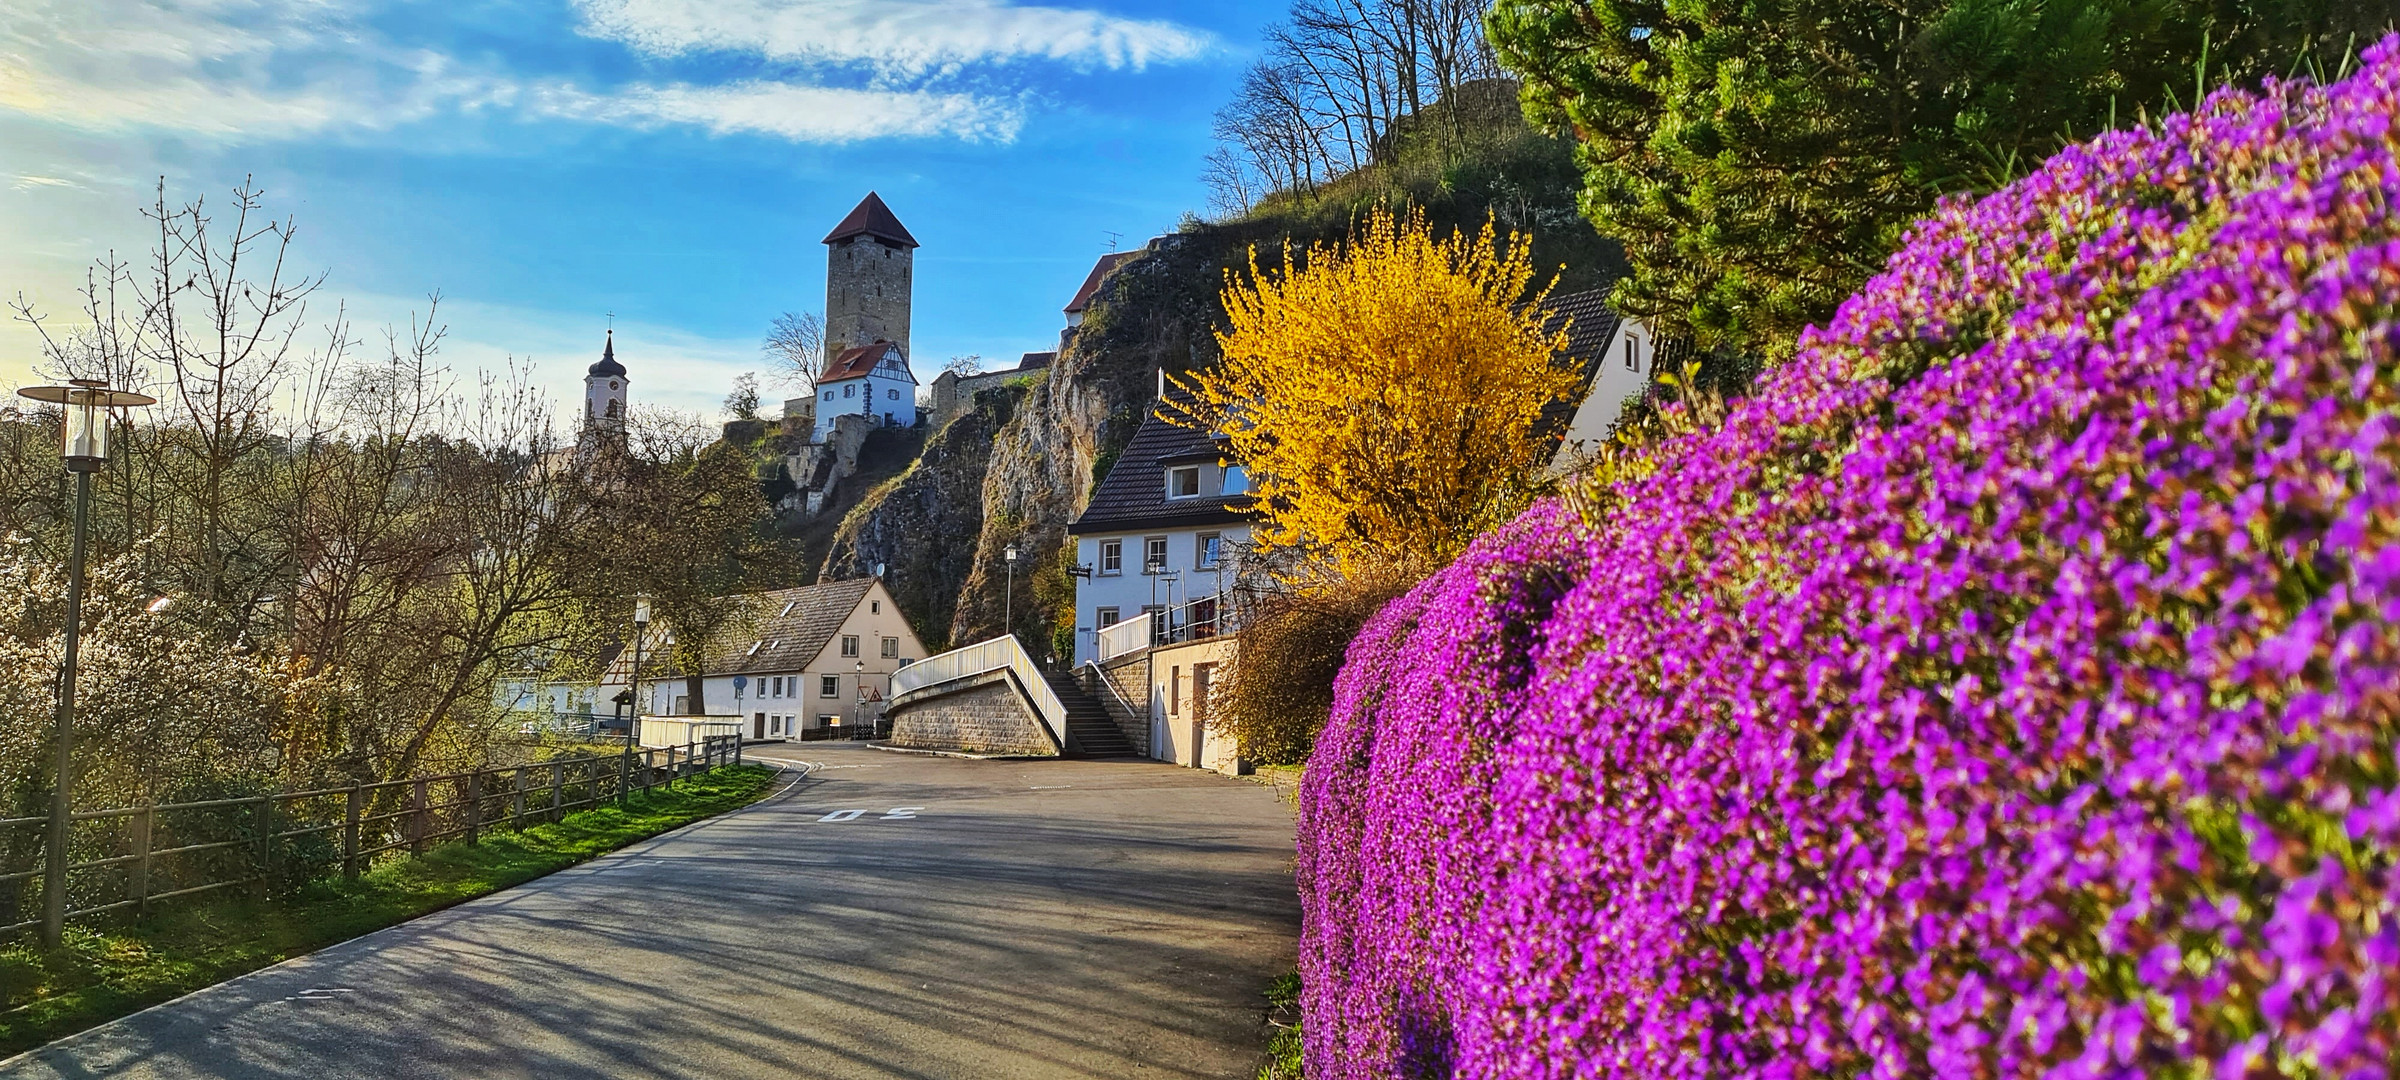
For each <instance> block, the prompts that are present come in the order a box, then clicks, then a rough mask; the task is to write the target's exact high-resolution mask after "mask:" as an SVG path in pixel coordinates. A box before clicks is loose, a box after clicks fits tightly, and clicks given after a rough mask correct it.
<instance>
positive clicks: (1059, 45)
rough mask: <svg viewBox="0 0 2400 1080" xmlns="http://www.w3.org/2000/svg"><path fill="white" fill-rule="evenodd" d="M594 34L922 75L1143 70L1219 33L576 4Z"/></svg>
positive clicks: (972, 14) (631, 1) (955, 7)
mask: <svg viewBox="0 0 2400 1080" xmlns="http://www.w3.org/2000/svg"><path fill="white" fill-rule="evenodd" d="M576 7H577V8H578V9H579V10H580V11H581V12H582V14H583V17H584V20H585V32H586V33H588V34H591V35H593V36H595V37H603V38H608V39H611V40H615V41H622V42H625V43H626V44H628V45H631V46H633V47H635V48H637V49H640V50H642V51H644V52H647V53H650V54H652V55H657V56H672V55H678V54H681V53H687V52H695V51H703V50H711V51H721V52H736V53H751V54H756V55H759V56H764V57H766V58H768V59H772V60H782V61H796V62H801V63H849V62H858V63H865V64H869V65H872V66H874V67H876V68H878V69H881V70H883V71H885V72H887V73H903V74H910V75H920V74H924V73H926V72H928V71H934V70H938V69H944V68H953V67H957V66H960V65H967V64H978V63H1001V62H1008V61H1017V60H1050V61H1059V62H1064V63H1070V64H1078V65H1084V66H1097V67H1107V68H1136V69H1138V68H1141V67H1144V66H1146V65H1149V64H1152V63H1159V62H1166V61H1175V60H1188V59H1192V58H1194V57H1197V56H1200V55H1202V54H1203V53H1205V52H1207V51H1208V50H1209V49H1210V48H1212V47H1213V45H1214V42H1213V40H1212V39H1211V37H1210V36H1209V35H1208V34H1207V33H1205V32H1203V31H1199V30H1194V29H1190V28H1187V27H1183V26H1179V25H1177V24H1175V23H1171V22H1163V21H1156V20H1142V19H1126V18H1120V17H1117V16H1113V15H1108V14H1105V13H1102V12H1097V11H1087V10H1078V9H1073V8H1059V7H1039V6H1023V7H1021V6H1017V5H1014V4H1007V3H999V2H995V0H576Z"/></svg>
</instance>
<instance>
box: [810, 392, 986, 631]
mask: <svg viewBox="0 0 2400 1080" xmlns="http://www.w3.org/2000/svg"><path fill="white" fill-rule="evenodd" d="M1024 395H1025V391H1024V390H1022V389H1017V388H1010V387H994V388H992V389H988V390H985V391H983V392H982V393H980V394H977V395H975V398H974V401H973V407H972V408H969V409H967V410H965V411H963V412H960V413H958V414H957V415H956V416H955V417H954V418H953V419H952V420H951V421H950V422H949V423H948V424H945V425H943V426H942V427H941V429H940V430H938V431H936V432H934V434H933V436H932V438H931V439H929V440H928V441H927V442H926V444H925V451H924V453H923V454H921V455H919V456H918V458H917V459H916V461H915V462H914V463H912V464H910V465H909V467H908V470H907V471H906V472H903V473H901V474H900V475H899V476H896V477H893V478H892V479H890V480H888V481H886V482H884V483H883V484H881V485H878V486H877V487H876V488H875V489H874V490H872V491H869V492H867V493H866V495H865V497H863V498H862V499H861V500H860V501H859V504H858V506H857V507H856V508H855V509H853V510H851V511H850V513H849V515H848V516H846V517H845V518H843V519H842V523H841V526H840V528H838V529H836V530H835V532H834V534H833V546H832V549H831V550H830V551H828V552H827V554H826V557H825V565H824V569H823V570H821V571H819V573H818V575H817V580H819V581H835V580H840V579H842V578H849V577H858V576H861V575H865V574H872V573H874V572H875V568H876V567H877V566H879V565H880V566H882V567H883V568H884V586H885V587H886V588H888V589H890V590H891V593H892V597H893V599H894V600H895V601H897V602H898V603H899V605H900V610H901V612H902V613H903V614H905V615H907V616H908V621H909V625H910V627H911V628H913V629H915V630H916V632H917V637H918V638H919V639H920V640H922V641H924V642H925V647H926V648H928V649H931V650H933V651H935V652H940V651H942V650H944V649H948V648H949V647H950V646H951V644H952V642H951V641H950V626H951V619H952V617H953V615H954V613H955V611H956V609H957V607H958V598H959V593H960V591H961V590H962V589H964V588H965V587H966V581H967V577H968V574H969V571H970V570H971V569H972V568H973V565H974V559H975V544H976V541H977V538H978V537H980V536H981V535H982V532H983V507H984V489H985V484H986V483H987V479H986V474H987V471H988V470H987V467H988V466H989V465H990V464H991V458H992V444H993V441H994V440H995V439H996V438H997V437H998V436H999V434H1000V431H1001V429H1002V428H1003V427H1005V426H1006V425H1007V424H1008V422H1009V421H1010V419H1012V418H1013V417H1014V416H1015V415H1016V413H1017V411H1018V402H1019V400H1020V399H1022V398H1023V397H1024Z"/></svg>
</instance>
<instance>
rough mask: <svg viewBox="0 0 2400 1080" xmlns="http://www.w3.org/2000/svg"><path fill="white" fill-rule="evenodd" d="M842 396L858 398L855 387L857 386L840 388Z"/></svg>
mask: <svg viewBox="0 0 2400 1080" xmlns="http://www.w3.org/2000/svg"><path fill="white" fill-rule="evenodd" d="M842 396H843V397H857V396H858V387H857V386H855V385H851V386H845V387H842Z"/></svg>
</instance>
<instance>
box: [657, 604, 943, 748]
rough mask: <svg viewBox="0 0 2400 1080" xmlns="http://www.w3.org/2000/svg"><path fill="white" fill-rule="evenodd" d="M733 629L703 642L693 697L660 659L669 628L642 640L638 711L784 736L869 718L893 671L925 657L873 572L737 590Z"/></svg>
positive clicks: (670, 637)
mask: <svg viewBox="0 0 2400 1080" xmlns="http://www.w3.org/2000/svg"><path fill="white" fill-rule="evenodd" d="M743 603H744V604H745V605H746V606H747V607H748V609H749V616H748V618H747V619H745V620H742V621H741V622H740V623H739V625H741V626H742V628H743V629H742V633H740V634H739V635H738V636H727V637H726V638H725V639H724V640H722V641H719V642H717V643H715V645H714V646H713V647H712V648H711V649H710V650H709V653H708V659H707V661H706V662H705V664H704V665H703V666H702V669H701V686H702V700H701V701H699V702H696V703H695V702H693V701H692V700H691V698H690V693H691V690H690V682H689V680H688V679H686V678H685V673H684V672H682V671H680V670H677V669H676V668H675V666H674V664H673V662H672V661H671V660H670V659H669V657H671V655H672V650H673V647H674V643H675V637H674V629H673V628H672V627H653V628H652V629H651V631H650V633H651V635H652V637H653V639H654V640H648V641H645V643H644V646H643V648H644V651H645V654H646V655H645V658H644V662H643V665H642V679H641V683H642V689H641V691H640V693H639V694H638V695H636V696H637V698H638V700H639V702H640V704H641V707H642V712H643V714H644V715H645V716H662V717H667V716H691V715H705V716H708V717H710V718H712V719H727V720H730V719H733V718H737V717H738V718H739V724H740V726H741V733H742V734H743V736H744V737H747V738H753V739H774V738H790V737H796V736H798V735H799V734H800V733H801V732H802V731H804V730H807V729H813V728H828V727H843V726H849V725H857V724H861V723H872V722H873V720H874V719H875V717H876V716H878V715H880V713H881V711H882V705H883V702H884V701H885V700H886V699H887V698H888V697H889V696H890V694H891V677H892V673H893V672H895V671H898V670H900V669H901V668H903V667H906V666H907V665H909V664H912V663H915V662H917V661H919V660H922V659H924V658H925V645H924V643H923V642H921V641H919V640H918V639H917V634H916V631H914V630H912V629H910V628H909V625H908V620H907V619H906V618H903V617H902V616H901V614H900V606H899V605H898V604H897V603H895V602H894V601H893V599H892V594H891V592H890V591H889V590H887V589H885V588H884V585H883V582H882V580H881V579H878V578H871V577H866V578H852V579H849V580H847V581H832V582H825V583H822V584H817V585H804V586H801V587H799V588H795V589H777V590H775V591H772V592H764V593H757V594H755V595H752V596H748V597H744V598H743Z"/></svg>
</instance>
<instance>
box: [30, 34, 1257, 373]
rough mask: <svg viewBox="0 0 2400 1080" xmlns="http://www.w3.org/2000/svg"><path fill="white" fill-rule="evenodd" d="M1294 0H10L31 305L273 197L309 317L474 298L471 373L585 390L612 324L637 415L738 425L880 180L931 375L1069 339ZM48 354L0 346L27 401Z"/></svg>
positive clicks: (1163, 207) (920, 362) (66, 311)
mask: <svg viewBox="0 0 2400 1080" xmlns="http://www.w3.org/2000/svg"><path fill="white" fill-rule="evenodd" d="M1281 8H1282V4H1281V3H1280V2H1268V0H1243V2H1218V3H1196V2H1187V3H1165V2H1155V0H1088V2H1086V0H1057V2H1055V3H1051V4H1030V3H1028V4H1011V3H1005V2H1000V0H982V2H972V0H499V2H490V3H463V2H451V0H8V2H7V3H6V4H5V5H4V6H0V294H4V295H7V296H11V297H14V296H17V295H18V294H20V293H21V294H22V295H23V296H24V297H26V298H27V299H28V300H30V301H32V302H33V303H34V304H35V306H36V307H37V308H39V309H41V310H44V311H47V312H50V313H52V314H53V315H54V316H55V317H57V318H58V319H60V320H61V322H62V323H64V322H71V321H72V316H73V314H74V307H75V296H74V290H75V288H76V286H77V285H79V284H80V283H81V281H82V280H83V267H84V266H85V264H87V263H88V262H89V260H90V259H91V258H93V257H94V256H97V255H100V254H103V253H104V252H106V251H108V250H110V249H112V248H113V249H115V250H116V251H118V252H119V253H120V254H121V255H137V254H138V253H139V252H140V251H141V250H142V249H143V248H144V246H145V244H146V237H145V231H144V230H145V222H144V221H143V220H142V218H141V217H140V216H139V214H138V213H137V211H138V209H139V207H141V206H142V205H145V204H146V203H147V201H148V199H149V197H150V193H151V188H152V186H153V185H154V184H155V183H156V182H157V179H158V178H159V177H160V176H162V175H163V176H164V177H166V179H167V183H168V185H169V189H170V194H171V195H173V196H177V197H192V196H205V197H207V198H209V199H210V200H211V201H212V202H214V203H218V204H221V203H222V202H223V198H224V195H225V193H226V192H227V191H228V190H229V189H230V188H232V187H233V186H234V185H236V184H237V183H239V182H241V180H242V178H243V177H244V176H245V175H255V177H256V178H257V183H258V184H260V185H261V186H263V187H264V188H265V189H266V191H267V195H268V200H269V204H270V208H271V209H273V210H274V211H276V212H277V213H278V214H284V215H290V216H291V217H293V218H295V219H296V221H297V225H298V233H299V242H298V244H297V245H296V253H297V259H298V262H299V264H300V265H301V266H302V267H303V268H305V269H311V270H320V271H323V272H325V273H326V274H327V275H328V280H327V283H326V286H325V289H324V291H323V292H322V293H320V294H319V297H318V300H317V301H316V302H315V304H314V307H313V308H312V319H314V318H322V317H324V316H329V315H330V314H331V311H332V307H333V303H334V302H335V301H337V300H339V301H344V302H347V303H348V305H349V307H350V310H351V312H352V315H353V317H354V319H360V320H363V321H364V322H366V323H367V324H369V325H373V324H378V323H382V322H386V321H398V322H403V323H405V321H406V320H407V319H408V317H409V314H410V312H411V311H412V310H415V309H422V308H423V306H424V297H425V296H426V294H428V293H430V292H433V291H435V290H439V291H440V292H441V293H442V295H443V318H444V321H445V322H447V323H448V324H449V326H450V328H451V334H452V336H451V340H450V344H449V347H448V348H447V350H446V353H445V359H446V360H447V361H448V362H449V364H450V365H451V366H452V367H454V368H455V369H458V370H459V371H460V372H461V373H462V374H463V373H467V372H472V371H474V370H477V369H497V368H499V367H501V366H503V365H505V364H506V363H507V362H508V360H509V358H511V357H515V358H517V359H518V360H519V361H520V362H524V361H530V362H531V364H532V370H533V371H534V373H535V376H536V378H537V379H538V380H540V381H541V382H542V383H543V384H544V385H545V387H547V388H548V389H549V390H550V392H551V393H552V395H553V396H554V398H555V399H556V400H559V401H561V402H565V401H570V400H574V399H576V398H577V397H579V392H578V391H577V389H576V388H577V386H578V380H579V379H580V376H581V374H582V368H583V366H584V365H587V364H589V363H590V362H591V360H592V359H593V358H594V357H595V356H596V355H597V353H598V350H599V344H600V338H601V331H602V329H603V328H604V327H605V325H606V320H605V319H604V318H603V313H606V312H612V311H613V312H614V313H615V314H616V326H617V332H618V342H619V350H618V352H619V357H620V359H622V360H623V361H624V362H625V363H626V365H627V366H628V368H630V369H631V371H632V376H633V379H634V390H635V393H636V398H637V401H644V402H649V403H655V404H666V405H671V406H676V407H681V408H687V409H696V410H705V411H709V412H711V413H713V412H714V411H715V409H716V404H717V402H718V401H719V400H721V399H722V398H723V396H724V394H725V392H726V390H727V389H728V387H729V385H730V383H731V381H732V378H733V377H734V376H735V375H736V374H739V373H740V372H742V371H744V370H750V369H754V368H762V367H763V365H764V360H763V358H762V357H761V356H760V355H759V353H758V349H757V343H758V340H759V338H760V337H761V336H762V335H763V334H764V333H765V331H766V329H767V326H768V324H769V322H770V321H771V320H772V319H773V318H774V316H775V315H776V314H777V313H778V312H781V311H786V310H800V311H811V310H818V309H820V308H821V307H822V306H823V303H824V249H823V248H822V247H821V246H820V245H819V244H818V240H819V239H820V238H822V237H823V236H824V234H825V233H826V231H827V230H828V229H830V228H831V227H832V225H833V224H834V223H835V222H836V221H838V220H839V219H840V218H841V216H842V215H843V214H844V213H846V212H847V211H848V210H849V209H850V207H851V206H852V205H854V204H855V203H856V202H857V201H858V199H859V198H860V197H862V196H863V195H865V194H866V192H867V191H869V190H870V189H872V190H875V191H878V192H880V193H881V194H882V195H883V197H884V199H885V201H886V202H888V203H889V204H890V205H891V206H892V208H893V210H894V212H895V213H897V214H898V215H899V216H900V218H901V220H902V221H903V222H905V223H906V224H907V225H908V227H909V229H910V230H911V231H912V232H914V233H915V234H916V236H917V239H918V240H919V241H921V242H922V243H923V244H924V247H923V248H922V249H921V250H920V251H919V252H918V261H917V284H916V311H915V327H914V339H915V340H914V343H913V344H914V346H915V354H914V357H913V359H914V360H915V361H916V362H917V366H918V368H919V370H920V377H921V378H928V379H929V378H930V375H931V372H932V371H933V370H934V369H935V368H936V367H938V365H939V364H940V362H941V361H942V360H943V359H944V358H947V357H949V356H953V355H958V354H965V353H979V354H982V355H984V356H986V357H988V358H991V359H992V360H993V361H995V362H997V361H999V360H1001V359H1003V358H1006V359H1009V360H1012V361H1013V359H1014V357H1015V356H1016V355H1017V354H1018V353H1020V352H1023V351H1027V350H1033V349H1040V348H1045V347H1048V346H1049V345H1051V344H1053V343H1054V342H1055V340H1056V336H1057V332H1058V328H1059V326H1060V325H1061V315H1060V312H1059V308H1060V307H1061V306H1063V305H1064V304H1065V303H1066V301H1067V299H1068V298H1069V296H1071V295H1072V293H1073V291H1074V289H1075V286H1076V285H1077V284H1078V283H1080V281H1081V280H1082V278H1083V275H1084V273H1085V271H1086V270H1087V269H1088V268H1089V267H1090V265H1091V262H1092V260H1093V259H1094V258H1095V257H1097V256H1098V255H1099V254H1100V253H1102V252H1104V251H1106V250H1108V249H1109V247H1110V245H1111V243H1112V237H1111V235H1110V234H1111V233H1115V234H1121V241H1120V242H1121V243H1123V244H1125V245H1128V246H1130V245H1138V244H1139V243H1141V241H1142V240H1143V239H1144V238H1146V237H1148V236H1150V235H1153V234H1156V233H1159V232H1163V231H1166V230H1169V229H1171V228H1173V227H1174V225H1175V223H1176V221H1177V219H1178V218H1179V217H1180V216H1181V215H1182V214H1183V213H1184V212H1186V211H1197V210H1200V209H1202V208H1203V204H1204V202H1205V198H1206V196H1205V192H1204V191H1203V189H1202V188H1201V186H1200V184H1199V182H1198V180H1197V177H1198V175H1199V172H1200V168H1201V158H1202V156H1203V155H1204V154H1205V153H1207V151H1208V149H1209V146H1210V142H1209V137H1208V128H1209V117H1210V114H1211V113H1212V112H1213V111H1214V110H1215V109H1216V107H1217V106H1218V104H1220V103H1221V102H1222V101H1223V100H1224V99H1225V97H1226V96H1227V94H1228V93H1229V92H1230V90H1231V87H1232V84H1233V82H1234V80H1235V78H1236V77H1237V75H1238V74H1239V71H1240V69H1241V68H1242V66H1243V65H1244V64H1246V63H1247V62H1248V61H1249V60H1250V59H1251V57H1252V54H1253V52H1254V49H1255V46H1256V40H1257V34H1258V31H1259V29H1260V28H1261V27H1262V26H1264V25H1265V24H1266V23H1267V22H1268V21H1270V20H1272V19H1273V18H1275V17H1276V16H1277V15H1279V14H1280V13H1281ZM34 344H35V339H34V338H33V336H32V335H31V333H30V331H28V330H27V328H25V327H24V326H22V325H19V324H17V323H15V322H13V321H11V322H8V323H6V324H5V325H0V380H6V381H9V382H23V381H26V380H28V379H30V378H32V377H33V376H34V374H35V373H34V370H33V363H34V360H35V359H36V357H35V353H34Z"/></svg>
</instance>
